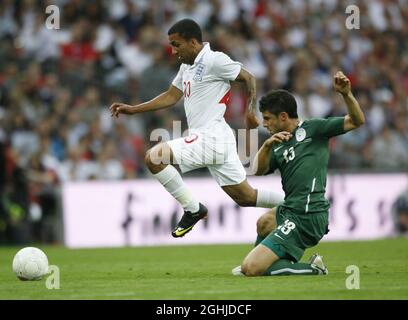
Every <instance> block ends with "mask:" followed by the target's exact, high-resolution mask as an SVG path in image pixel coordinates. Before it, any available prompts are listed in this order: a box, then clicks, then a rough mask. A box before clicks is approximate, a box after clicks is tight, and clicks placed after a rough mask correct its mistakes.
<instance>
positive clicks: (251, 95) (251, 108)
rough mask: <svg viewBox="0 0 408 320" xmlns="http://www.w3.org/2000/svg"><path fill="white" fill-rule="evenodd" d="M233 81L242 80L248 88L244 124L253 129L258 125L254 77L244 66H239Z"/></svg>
mask: <svg viewBox="0 0 408 320" xmlns="http://www.w3.org/2000/svg"><path fill="white" fill-rule="evenodd" d="M235 81H239V82H244V83H245V86H246V88H247V90H248V108H247V110H246V113H245V124H246V126H247V128H248V129H255V128H257V127H258V126H259V125H260V121H259V120H258V118H257V117H256V79H255V77H254V76H253V75H252V74H251V73H250V72H249V71H247V70H245V69H244V68H241V71H240V72H239V74H238V76H237V78H236V79H235Z"/></svg>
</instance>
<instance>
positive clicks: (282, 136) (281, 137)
mask: <svg viewBox="0 0 408 320" xmlns="http://www.w3.org/2000/svg"><path fill="white" fill-rule="evenodd" d="M290 138H292V134H291V133H290V132H287V131H281V132H278V133H275V134H273V135H272V137H270V138H269V139H267V140H266V141H265V142H264V145H265V146H267V147H271V146H272V145H274V144H277V143H282V142H285V141H288V140H289V139H290Z"/></svg>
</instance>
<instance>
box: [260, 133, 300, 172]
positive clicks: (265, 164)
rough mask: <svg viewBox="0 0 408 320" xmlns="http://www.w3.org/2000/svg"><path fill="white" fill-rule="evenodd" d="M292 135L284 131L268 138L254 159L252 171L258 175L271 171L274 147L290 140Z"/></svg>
mask: <svg viewBox="0 0 408 320" xmlns="http://www.w3.org/2000/svg"><path fill="white" fill-rule="evenodd" d="M291 137H292V134H291V133H290V132H287V131H282V132H278V133H275V134H274V135H272V137H270V138H269V139H267V140H266V141H265V142H264V143H263V145H262V147H261V148H260V149H259V150H258V152H257V154H256V155H255V159H254V166H253V167H252V172H253V173H254V175H256V176H262V175H264V174H266V173H267V172H268V171H269V169H270V168H269V164H270V158H271V152H272V149H273V148H274V147H275V146H276V145H277V144H279V143H282V142H284V141H288V140H289V139H290V138H291Z"/></svg>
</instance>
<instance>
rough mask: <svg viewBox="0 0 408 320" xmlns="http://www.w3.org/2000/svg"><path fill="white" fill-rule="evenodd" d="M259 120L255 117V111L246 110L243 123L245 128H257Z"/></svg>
mask: <svg viewBox="0 0 408 320" xmlns="http://www.w3.org/2000/svg"><path fill="white" fill-rule="evenodd" d="M260 124H261V122H260V121H259V119H258V118H257V117H256V114H255V112H251V111H247V113H246V114H245V125H246V127H247V129H255V128H258V127H259V125H260Z"/></svg>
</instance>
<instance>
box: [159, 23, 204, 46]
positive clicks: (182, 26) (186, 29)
mask: <svg viewBox="0 0 408 320" xmlns="http://www.w3.org/2000/svg"><path fill="white" fill-rule="evenodd" d="M174 33H178V34H179V35H180V37H182V38H184V39H187V40H189V39H196V40H197V41H198V42H199V43H202V42H203V34H202V32H201V28H200V26H199V25H198V23H197V22H195V21H194V20H191V19H183V20H180V21H178V22H176V23H175V24H174V25H173V26H172V27H171V28H170V29H169V31H168V32H167V34H168V35H171V34H174Z"/></svg>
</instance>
